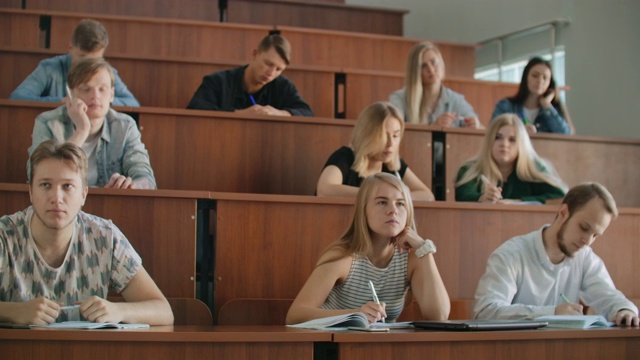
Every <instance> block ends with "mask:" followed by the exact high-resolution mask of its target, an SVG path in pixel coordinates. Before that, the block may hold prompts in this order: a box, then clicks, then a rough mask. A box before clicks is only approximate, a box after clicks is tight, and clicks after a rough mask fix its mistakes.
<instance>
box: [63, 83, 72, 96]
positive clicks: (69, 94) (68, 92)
mask: <svg viewBox="0 0 640 360" xmlns="http://www.w3.org/2000/svg"><path fill="white" fill-rule="evenodd" d="M64 86H65V87H66V88H67V96H68V97H69V100H73V96H71V89H69V84H65V85H64Z"/></svg>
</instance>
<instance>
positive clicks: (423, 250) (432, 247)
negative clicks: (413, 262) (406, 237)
mask: <svg viewBox="0 0 640 360" xmlns="http://www.w3.org/2000/svg"><path fill="white" fill-rule="evenodd" d="M435 252H436V244H434V243H433V241H431V240H429V239H427V240H425V241H424V244H422V246H420V247H419V248H418V249H417V250H416V256H417V257H419V258H421V257H423V256H425V255H427V254H435Z"/></svg>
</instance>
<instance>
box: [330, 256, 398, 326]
mask: <svg viewBox="0 0 640 360" xmlns="http://www.w3.org/2000/svg"><path fill="white" fill-rule="evenodd" d="M408 254H409V253H408V252H404V253H402V254H400V253H399V252H398V250H397V249H396V250H395V252H394V254H393V258H392V259H391V262H390V263H389V265H388V266H387V267H386V268H384V269H380V268H378V267H376V266H375V265H373V264H372V263H371V261H369V258H367V257H364V256H355V255H354V257H353V262H352V264H351V270H350V271H349V275H348V276H347V280H346V281H345V282H343V283H342V284H338V285H336V286H334V288H333V289H332V290H331V292H330V293H329V296H328V297H327V299H326V300H325V302H324V304H323V305H322V308H323V309H359V308H360V307H361V306H362V305H364V304H366V303H367V302H369V301H373V295H372V293H371V289H370V288H369V280H371V281H372V282H373V286H374V287H375V289H376V293H377V295H378V298H379V299H380V302H382V303H385V311H386V313H387V320H389V321H394V320H395V319H397V318H398V316H400V313H402V308H403V307H404V296H405V293H406V292H407V289H408V288H409V276H408V273H407V269H408V262H409V258H408Z"/></svg>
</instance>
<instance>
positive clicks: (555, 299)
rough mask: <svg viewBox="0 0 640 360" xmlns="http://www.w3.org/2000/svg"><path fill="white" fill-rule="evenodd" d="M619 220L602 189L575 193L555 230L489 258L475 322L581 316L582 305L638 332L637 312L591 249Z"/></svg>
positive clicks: (588, 187)
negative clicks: (636, 328) (612, 223)
mask: <svg viewBox="0 0 640 360" xmlns="http://www.w3.org/2000/svg"><path fill="white" fill-rule="evenodd" d="M617 216H618V210H617V207H616V203H615V200H614V199H613V197H612V196H611V194H610V193H609V191H608V190H607V189H606V188H605V187H604V186H602V185H600V184H597V183H584V184H581V185H578V186H576V187H574V188H573V189H571V190H570V191H569V193H567V195H566V196H565V198H564V200H563V203H562V205H561V206H560V210H559V211H558V215H557V216H556V218H555V220H554V221H553V223H552V224H551V225H546V226H544V227H542V228H541V229H540V230H537V231H534V232H532V233H529V234H526V235H522V236H516V237H515V238H512V239H510V240H508V241H506V242H505V243H504V244H502V245H501V246H500V247H498V249H496V250H495V251H494V252H493V254H491V256H490V257H489V260H488V263H487V269H486V272H485V274H484V275H483V276H482V278H480V282H479V283H478V289H477V290H476V295H475V300H476V301H475V306H474V309H473V310H474V314H475V317H476V318H478V319H523V318H535V317H538V316H543V315H554V314H555V315H581V314H582V313H583V307H582V305H580V304H579V303H580V301H581V300H582V302H584V303H585V304H587V305H589V306H590V308H591V309H593V310H595V311H596V312H597V313H598V314H601V315H603V316H605V317H606V318H607V319H609V320H610V321H614V322H615V323H616V324H617V325H623V324H624V325H629V326H638V325H639V324H640V320H639V319H638V308H637V307H636V306H635V305H634V304H633V303H632V302H631V301H629V300H628V299H627V298H626V297H625V296H624V295H623V294H622V293H621V292H620V291H619V290H617V289H616V288H615V286H614V284H613V281H612V280H611V277H610V276H609V273H608V272H607V269H606V267H605V266H604V263H603V262H602V259H600V257H598V256H597V255H596V254H595V253H594V252H593V250H592V249H591V247H590V246H589V245H591V244H592V243H593V241H594V240H595V239H596V237H598V236H599V235H602V233H604V231H605V230H606V229H607V227H608V226H609V223H610V222H611V220H612V219H615V218H616V217H617ZM567 300H568V301H567Z"/></svg>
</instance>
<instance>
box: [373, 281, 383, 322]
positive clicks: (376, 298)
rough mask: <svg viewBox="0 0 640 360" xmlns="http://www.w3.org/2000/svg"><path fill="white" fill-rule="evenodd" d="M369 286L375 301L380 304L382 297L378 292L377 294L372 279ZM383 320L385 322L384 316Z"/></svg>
mask: <svg viewBox="0 0 640 360" xmlns="http://www.w3.org/2000/svg"><path fill="white" fill-rule="evenodd" d="M369 288H370V289H371V294H372V295H373V301H375V302H376V304H378V305H380V299H378V294H376V288H375V287H374V286H373V282H372V281H371V280H369ZM382 322H385V321H384V318H382Z"/></svg>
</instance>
